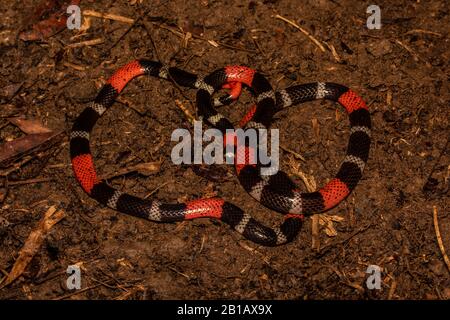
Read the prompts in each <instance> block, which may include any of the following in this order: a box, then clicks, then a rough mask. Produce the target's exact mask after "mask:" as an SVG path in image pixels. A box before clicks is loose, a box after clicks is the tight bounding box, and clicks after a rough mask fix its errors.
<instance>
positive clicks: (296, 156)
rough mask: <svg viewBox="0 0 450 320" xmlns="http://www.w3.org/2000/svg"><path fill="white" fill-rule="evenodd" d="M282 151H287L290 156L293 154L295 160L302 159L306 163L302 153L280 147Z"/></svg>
mask: <svg viewBox="0 0 450 320" xmlns="http://www.w3.org/2000/svg"><path fill="white" fill-rule="evenodd" d="M280 149H281V150H283V151H286V152H288V153H290V154H292V155H293V156H294V157H295V158H297V159H300V160H302V161H306V160H305V158H303V156H302V155H301V154H300V153H297V152H295V151H294V150H291V149H289V148H287V147H285V146H282V145H280Z"/></svg>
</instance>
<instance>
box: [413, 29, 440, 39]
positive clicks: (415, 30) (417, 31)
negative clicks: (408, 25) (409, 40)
mask: <svg viewBox="0 0 450 320" xmlns="http://www.w3.org/2000/svg"><path fill="white" fill-rule="evenodd" d="M413 33H425V34H431V35H433V36H437V37H442V34H441V33H439V32H433V31H428V30H423V29H414V30H410V31H408V32H406V33H405V34H413Z"/></svg>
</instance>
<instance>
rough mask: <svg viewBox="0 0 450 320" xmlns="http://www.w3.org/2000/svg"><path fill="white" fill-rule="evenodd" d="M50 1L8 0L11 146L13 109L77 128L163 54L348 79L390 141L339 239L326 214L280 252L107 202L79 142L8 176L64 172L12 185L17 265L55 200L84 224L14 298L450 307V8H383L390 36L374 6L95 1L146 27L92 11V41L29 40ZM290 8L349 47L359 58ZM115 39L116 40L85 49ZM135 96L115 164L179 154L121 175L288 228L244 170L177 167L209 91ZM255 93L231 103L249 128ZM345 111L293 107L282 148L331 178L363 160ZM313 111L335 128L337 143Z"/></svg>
mask: <svg viewBox="0 0 450 320" xmlns="http://www.w3.org/2000/svg"><path fill="white" fill-rule="evenodd" d="M33 3H34V1H31V0H28V1H20V2H19V1H16V2H14V1H1V4H2V6H1V7H2V8H3V9H2V12H4V13H3V14H2V16H1V19H2V26H1V29H0V34H1V37H2V39H1V40H2V41H1V47H0V51H1V57H2V58H1V61H0V63H1V69H0V72H1V77H0V90H2V97H0V98H1V100H0V101H1V103H2V108H1V109H2V111H1V112H2V114H1V115H2V129H1V142H5V141H8V140H11V139H14V138H17V137H19V136H21V135H23V133H21V132H20V130H19V129H17V128H16V127H14V126H12V125H8V124H6V123H5V122H4V119H5V118H6V117H9V116H12V115H23V116H26V117H28V118H35V119H40V120H41V121H42V122H43V123H44V124H45V125H46V126H48V127H49V128H51V129H54V130H64V131H66V132H67V131H68V130H69V129H70V127H71V125H72V123H73V121H74V119H75V118H76V117H77V115H78V114H79V113H80V112H81V111H82V110H83V109H84V108H85V107H86V106H87V103H88V102H89V101H90V100H92V99H93V97H95V95H96V92H97V91H98V88H99V86H100V85H101V84H102V83H104V82H105V80H106V79H107V78H108V76H110V75H111V74H112V73H113V72H114V70H116V69H117V68H118V67H120V66H121V65H123V64H125V63H127V62H129V61H130V60H132V59H135V58H143V57H147V58H151V59H154V60H158V59H159V60H161V61H162V62H165V63H169V64H171V65H173V66H178V67H180V68H182V69H186V70H189V71H191V72H194V73H204V74H206V73H209V72H211V71H213V70H215V69H217V68H220V67H223V66H225V65H229V64H245V65H249V66H251V67H253V68H256V69H258V70H260V71H262V72H263V73H264V74H265V75H266V76H267V78H268V79H270V81H271V83H272V84H273V86H274V87H276V88H278V89H280V88H285V87H287V86H290V85H292V84H294V83H307V82H313V81H330V82H337V83H341V84H344V85H347V86H349V87H351V88H352V89H353V90H355V91H356V92H358V93H359V94H360V95H361V96H362V97H364V99H365V101H366V102H367V104H368V105H369V108H370V110H371V114H372V121H373V134H372V141H373V144H372V148H371V152H370V158H369V161H368V165H367V168H366V171H365V172H364V177H363V179H362V181H361V182H360V183H359V185H358V186H357V187H356V189H355V191H354V192H353V193H352V194H351V195H350V197H349V198H348V199H347V200H346V201H345V202H344V203H342V204H340V205H339V206H338V207H336V208H335V209H333V210H331V211H330V212H327V214H328V215H338V216H341V217H343V218H344V219H343V221H341V222H335V223H334V226H335V228H336V231H337V236H335V237H329V236H327V235H326V234H325V232H324V230H321V231H320V234H319V240H320V248H319V250H317V249H313V248H312V239H313V238H312V232H311V223H312V220H311V219H309V218H308V219H305V224H304V227H303V230H302V232H301V234H300V235H299V237H298V238H297V239H296V240H295V241H294V242H293V243H291V244H288V245H286V246H282V247H276V248H265V247H258V246H255V245H254V244H253V243H251V242H248V241H247V240H245V239H244V238H242V237H241V236H240V235H239V234H237V233H236V232H234V231H232V230H230V229H229V227H228V226H227V225H224V224H222V223H220V222H217V221H212V220H208V219H201V220H196V221H191V222H186V223H177V224H158V223H152V222H148V221H144V220H139V219H136V218H133V217H129V216H126V215H123V214H120V213H118V212H115V211H113V210H110V209H107V208H104V207H102V206H101V205H99V204H97V203H96V201H94V200H92V199H90V198H89V197H88V196H87V195H86V194H85V193H84V192H83V191H82V189H81V188H80V186H79V185H78V183H77V182H76V180H75V179H74V176H73V173H72V169H71V165H70V159H69V152H68V139H67V136H66V137H65V138H64V140H63V141H62V142H60V143H58V144H57V145H56V146H54V147H52V149H50V152H47V156H45V157H43V158H41V159H36V160H35V161H31V162H30V163H27V164H26V165H24V166H23V167H22V168H21V169H20V170H17V171H15V172H13V173H12V174H10V175H9V176H8V180H9V182H11V181H21V180H27V179H31V178H50V179H53V180H51V181H44V182H41V183H29V184H16V185H10V186H8V187H7V188H6V189H3V191H2V192H7V194H6V197H5V198H4V199H3V202H2V203H1V211H0V241H1V247H0V269H1V271H2V272H3V273H4V274H6V273H7V272H9V271H10V270H11V268H12V266H13V265H14V262H15V260H16V259H17V256H18V252H19V250H20V249H21V247H22V246H23V244H24V242H25V241H26V239H27V237H28V235H29V234H30V232H31V231H32V230H33V229H35V228H36V226H37V223H38V221H39V220H40V219H41V218H42V216H43V214H44V213H45V211H46V210H47V208H48V207H49V206H51V205H57V206H58V207H59V208H63V209H64V211H65V214H66V217H65V218H64V219H63V220H62V221H61V222H60V223H58V224H57V225H55V226H54V227H53V228H52V230H51V232H50V234H49V235H48V237H47V238H46V240H45V241H44V244H43V246H42V247H41V249H40V250H39V251H38V253H37V254H36V256H35V257H34V258H33V260H32V261H31V263H30V264H29V265H28V267H27V269H26V270H25V272H24V273H23V275H22V276H21V277H19V278H18V279H17V280H16V281H14V282H13V283H12V284H11V285H9V286H8V287H6V288H3V289H0V298H2V299H8V298H9V299H53V298H60V297H65V296H66V295H70V297H68V298H70V299H115V298H120V299H215V298H225V299H388V298H389V299H450V273H449V270H448V269H447V267H446V265H445V263H444V258H443V254H442V253H441V251H440V250H439V246H438V243H437V240H436V233H435V229H434V225H433V206H436V208H437V212H438V218H439V219H438V220H439V226H440V230H441V234H442V240H443V244H444V246H445V248H446V249H447V252H448V254H450V233H449V231H450V215H449V205H450V197H449V195H450V194H449V183H450V182H449V179H450V177H449V175H450V151H449V150H450V148H449V145H448V143H447V142H448V138H449V135H450V130H449V118H450V112H449V97H450V96H449V87H448V76H449V52H450V51H449V38H448V30H449V25H450V24H449V12H448V10H449V9H448V2H447V1H444V0H442V1H420V2H419V1H414V2H413V1H406V0H405V1H381V0H380V1H378V2H377V4H378V5H379V6H380V7H381V15H382V23H383V25H382V27H381V30H368V29H367V27H366V19H367V17H368V14H367V13H366V8H367V7H368V5H370V4H372V1H370V2H368V1H350V0H321V1H312V0H311V1H295V0H279V1H277V0H254V1H249V2H247V1H237V0H229V1H212V0H202V1H192V2H191V1H181V0H175V1H147V0H144V1H142V3H141V4H139V1H137V4H134V5H132V4H130V3H128V2H127V1H118V2H116V3H114V2H111V1H95V2H94V1H82V3H81V7H82V9H83V10H85V9H90V10H95V11H98V12H103V13H114V14H118V15H122V16H125V17H130V18H133V19H137V18H139V17H140V20H139V21H138V22H137V23H136V24H135V25H134V26H133V27H132V28H131V29H129V28H130V25H129V24H126V23H121V22H117V21H111V20H102V19H98V18H91V27H90V28H89V30H88V31H87V34H86V35H84V36H81V37H77V38H75V39H71V37H73V36H74V35H75V34H76V32H75V31H70V30H64V31H62V32H60V33H58V34H56V35H55V36H52V37H50V38H48V39H46V40H44V41H34V42H24V41H22V40H18V39H17V35H18V34H19V32H20V31H21V30H22V29H23V28H25V27H26V26H27V24H28V22H29V21H27V17H29V12H31V11H32V10H33ZM276 14H280V15H282V16H284V17H286V18H288V19H291V20H294V21H295V22H296V23H298V24H299V25H300V26H301V27H303V28H305V29H306V30H308V31H309V32H311V34H312V35H313V36H314V37H315V38H317V39H319V40H320V41H322V42H326V43H328V44H329V45H332V46H334V48H335V49H336V51H337V54H338V55H339V57H340V58H341V59H342V61H341V62H338V61H337V60H336V58H335V57H333V55H332V53H331V51H330V50H328V48H327V47H326V48H327V49H326V52H322V51H321V50H320V49H319V48H318V47H317V46H316V45H315V44H314V43H313V42H312V41H311V40H310V39H309V38H308V37H306V36H305V35H304V34H303V33H301V32H300V31H298V30H297V29H295V28H293V27H292V26H290V25H288V24H287V23H285V22H283V21H281V20H279V19H276V18H275V17H274V15H276ZM152 21H153V22H154V23H152ZM158 25H160V26H161V25H163V26H170V27H172V28H173V29H174V30H179V29H178V27H181V28H182V29H183V30H184V32H190V33H192V34H193V35H194V36H196V35H197V36H201V37H202V38H204V39H209V40H214V41H216V42H220V43H224V44H229V45H231V46H235V47H237V48H232V47H230V48H226V47H224V46H218V47H215V46H214V45H212V44H211V43H208V42H207V41H205V40H201V39H191V40H189V41H188V42H187V46H186V47H184V46H183V39H182V38H180V37H179V36H177V35H176V34H175V33H174V32H171V31H170V30H168V29H166V28H162V27H160V26H158ZM127 30H128V32H127ZM8 35H9V36H8ZM97 38H101V39H103V40H104V42H103V43H102V44H99V45H94V46H83V47H80V48H70V47H68V46H67V45H69V44H71V43H77V42H81V41H84V40H90V39H97ZM152 41H153V43H154V45H153V44H152ZM406 48H408V49H409V51H408V50H407V49H406ZM73 65H75V66H78V67H80V68H74V67H73ZM17 84H19V85H20V89H19V92H17V93H16V94H14V95H11V94H10V91H11V87H8V86H10V85H17ZM121 98H122V101H127V102H128V103H129V105H128V106H127V105H126V104H123V103H116V104H115V105H114V107H113V108H112V109H111V110H110V111H109V112H107V113H106V114H105V115H104V116H103V117H102V118H101V119H100V121H99V123H98V124H97V126H96V127H95V129H94V131H93V134H92V150H93V154H94V157H95V160H96V166H97V168H98V172H99V174H100V175H108V174H111V173H114V172H115V171H116V170H118V169H123V168H126V167H129V166H131V165H134V164H138V163H141V162H151V161H157V160H159V159H162V160H164V163H163V165H162V167H161V170H160V172H158V173H157V174H155V175H152V176H149V177H145V176H142V175H139V174H130V175H127V176H121V177H118V178H115V179H112V180H111V181H110V182H111V184H113V185H115V186H116V187H119V188H120V189H121V190H123V191H126V192H129V193H133V194H136V195H139V196H145V195H148V194H149V193H150V192H152V191H153V190H155V189H156V188H158V187H160V186H161V188H160V189H158V190H157V191H156V192H155V193H154V194H153V195H152V196H153V197H157V198H159V199H161V200H163V201H166V202H176V201H180V202H183V201H186V200H190V199H195V198H200V197H204V196H211V195H217V196H220V197H223V198H224V199H226V200H228V201H230V202H233V203H235V204H236V205H238V206H240V207H241V208H243V209H245V210H247V211H248V212H250V213H251V214H252V215H254V216H255V217H257V218H258V219H260V220H264V221H265V223H266V224H269V225H270V224H272V225H275V224H276V223H279V221H280V219H281V218H280V215H278V214H276V213H274V212H271V211H270V210H268V209H265V208H264V207H262V206H261V205H259V204H258V203H257V202H255V201H254V200H253V199H252V198H251V197H250V196H249V195H248V194H246V193H245V192H244V191H243V189H242V187H240V186H239V184H238V181H237V179H236V177H235V176H234V173H233V169H232V167H226V166H225V165H224V166H222V167H223V168H222V169H224V170H222V171H225V172H226V174H225V176H224V175H223V174H222V176H221V181H220V182H214V181H210V180H208V179H207V178H205V177H202V176H199V175H198V174H196V173H195V172H194V171H193V169H192V167H190V166H177V165H174V164H172V162H171V161H170V152H171V148H172V147H173V145H174V143H173V142H171V141H170V135H171V133H172V131H173V130H174V129H176V128H188V129H192V126H191V124H190V123H189V121H188V120H187V118H186V116H185V115H184V114H183V112H182V111H181V110H180V109H179V108H178V107H177V105H176V104H175V100H176V99H178V100H180V101H181V103H182V104H183V105H184V106H185V107H186V108H188V109H189V110H190V111H191V112H192V113H194V114H195V110H194V109H193V106H194V105H195V92H194V90H190V89H182V92H180V90H178V89H177V88H175V87H174V86H173V85H172V84H170V83H169V82H167V81H163V80H158V79H153V78H139V79H136V80H134V81H133V82H132V83H130V84H129V85H128V86H127V88H126V89H125V91H124V92H123V94H122V95H121ZM250 102H251V96H250V95H249V94H248V93H247V92H246V93H244V94H243V97H242V98H241V100H240V102H238V103H236V104H235V105H233V106H231V107H228V108H226V111H224V113H225V114H227V115H229V116H230V117H231V118H232V119H233V121H235V122H236V123H237V122H238V120H239V118H240V117H241V116H242V115H243V114H244V112H245V109H246V108H247V107H248V105H249V103H250ZM335 109H336V106H335V105H334V104H333V103H331V102H321V101H316V102H311V103H308V104H303V105H301V106H297V107H292V108H290V109H289V110H286V111H283V112H281V113H279V114H278V117H277V119H278V120H277V121H276V122H275V123H274V126H273V127H274V128H279V129H280V139H281V144H282V145H284V146H285V147H287V148H289V149H292V150H294V151H296V152H298V153H300V154H301V155H303V156H304V157H305V159H306V161H305V162H301V161H299V162H298V163H299V164H300V165H301V170H302V171H304V172H305V173H307V174H311V175H312V176H314V178H315V180H316V182H317V184H318V185H323V184H324V183H325V182H326V181H328V180H329V179H330V178H331V177H332V176H333V175H334V174H335V173H336V170H337V168H338V166H339V165H340V162H341V161H342V159H343V157H344V155H345V150H346V144H347V139H348V135H349V130H348V121H347V120H346V116H345V113H344V112H343V110H342V109H340V108H338V112H337V113H336V111H335ZM312 119H317V121H318V124H319V129H320V133H319V139H317V137H316V136H315V132H314V130H313V127H312V122H311V120H312ZM317 140H319V141H318V142H319V143H317ZM289 157H290V155H289V154H288V153H286V152H281V159H282V168H283V169H284V170H286V171H287V172H288V173H290V174H291V175H292V176H293V178H295V179H296V180H297V181H298V182H299V184H300V185H301V186H302V187H303V185H302V184H301V180H300V179H299V177H298V176H296V175H295V174H294V172H293V171H292V167H291V166H289V165H288V163H289V162H288V159H289ZM204 169H210V168H204ZM211 174H216V173H214V172H213V173H211ZM224 177H225V178H224ZM78 262H83V269H82V288H83V289H85V290H84V291H81V292H75V293H74V292H73V291H70V290H68V289H67V288H66V285H65V283H66V277H67V275H66V274H65V270H66V268H67V266H68V265H71V264H75V263H78ZM369 265H378V266H379V267H380V268H381V269H382V286H381V289H380V290H369V289H367V287H366V279H367V277H368V274H366V269H367V267H368V266H369ZM4 274H2V273H0V279H2V278H3V277H4Z"/></svg>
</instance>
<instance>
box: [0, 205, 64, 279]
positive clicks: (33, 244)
mask: <svg viewBox="0 0 450 320" xmlns="http://www.w3.org/2000/svg"><path fill="white" fill-rule="evenodd" d="M63 218H64V211H62V210H58V211H56V207H55V206H52V207H50V208H49V209H48V210H47V212H46V213H45V215H44V217H43V218H42V219H41V221H39V224H38V226H37V228H36V229H34V230H33V231H31V233H30V235H29V236H28V239H27V240H26V241H25V244H24V245H23V247H22V249H20V251H19V257H18V258H17V259H16V262H15V263H14V266H13V268H12V270H11V272H10V273H9V274H8V277H7V278H6V281H5V284H4V285H3V286H2V287H5V286H7V285H9V284H11V283H12V282H13V281H14V280H16V279H17V278H18V277H19V276H20V275H21V274H22V273H23V272H24V271H25V269H26V267H27V266H28V264H29V263H30V261H31V259H32V258H33V257H34V255H35V254H36V252H38V250H39V248H40V247H41V245H42V243H43V242H44V239H45V237H46V236H47V234H48V232H49V231H50V229H51V228H52V227H53V226H54V225H55V224H57V223H58V222H59V221H61V219H63Z"/></svg>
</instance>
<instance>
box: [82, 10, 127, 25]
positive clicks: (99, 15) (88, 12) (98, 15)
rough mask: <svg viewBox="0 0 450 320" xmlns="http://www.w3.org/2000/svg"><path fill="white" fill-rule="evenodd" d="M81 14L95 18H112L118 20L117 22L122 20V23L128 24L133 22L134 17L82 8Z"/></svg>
mask: <svg viewBox="0 0 450 320" xmlns="http://www.w3.org/2000/svg"><path fill="white" fill-rule="evenodd" d="M83 15H84V16H89V17H96V18H102V19H108V20H114V21H119V22H123V23H129V24H133V23H134V19H131V18H127V17H124V16H119V15H117V14H112V13H101V12H97V11H94V10H83Z"/></svg>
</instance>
